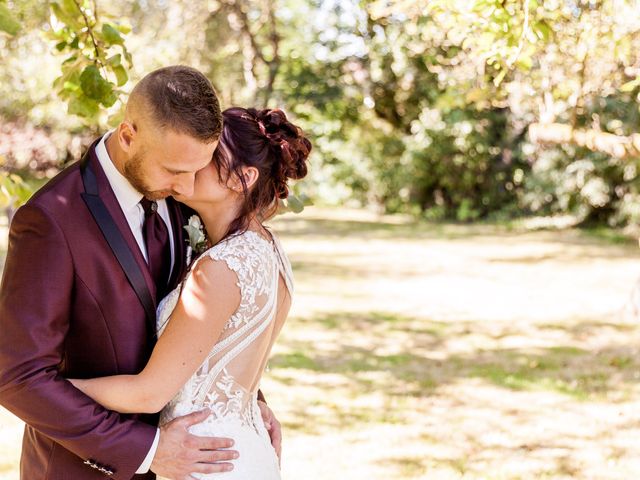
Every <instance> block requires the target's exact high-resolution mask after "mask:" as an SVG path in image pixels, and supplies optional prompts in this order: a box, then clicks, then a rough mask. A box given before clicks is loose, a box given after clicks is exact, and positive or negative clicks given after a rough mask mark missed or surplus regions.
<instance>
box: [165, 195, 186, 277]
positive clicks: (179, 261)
mask: <svg viewBox="0 0 640 480" xmlns="http://www.w3.org/2000/svg"><path fill="white" fill-rule="evenodd" d="M167 207H168V209H169V216H170V217H171V228H172V230H173V250H174V252H173V271H172V272H171V279H170V282H169V289H170V290H172V289H174V288H176V287H177V286H178V284H179V283H180V281H182V278H183V277H184V274H185V270H186V264H185V262H186V255H187V248H186V247H187V243H186V241H185V233H186V232H185V230H184V226H185V224H186V220H185V218H184V216H183V215H182V211H181V210H180V204H179V203H178V202H176V201H175V200H174V199H173V198H168V199H167Z"/></svg>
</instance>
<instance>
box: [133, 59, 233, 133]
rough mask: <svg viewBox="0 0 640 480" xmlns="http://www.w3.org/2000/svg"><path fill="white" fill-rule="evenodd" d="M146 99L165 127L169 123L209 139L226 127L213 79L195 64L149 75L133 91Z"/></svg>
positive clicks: (162, 126) (177, 129)
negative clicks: (196, 67) (212, 82)
mask: <svg viewBox="0 0 640 480" xmlns="http://www.w3.org/2000/svg"><path fill="white" fill-rule="evenodd" d="M137 99H142V101H143V102H144V105H145V107H147V108H148V110H149V113H150V114H151V117H152V118H153V120H154V121H155V122H157V123H158V124H159V126H160V127H161V128H164V127H168V128H170V129H172V130H174V131H176V132H180V133H185V134H187V135H190V136H191V137H193V138H197V139H198V140H201V141H202V142H205V143H211V142H213V141H215V140H217V139H218V137H219V136H220V132H221V131H222V114H221V113H220V102H219V101H218V97H217V95H216V92H215V90H214V88H213V85H212V84H211V82H210V81H209V80H208V79H207V77H205V76H204V75H203V74H202V73H201V72H199V71H198V70H196V69H195V68H191V67H187V66H184V65H174V66H171V67H164V68H160V69H158V70H154V71H153V72H151V73H149V74H148V75H146V76H145V77H144V78H143V79H142V80H140V82H138V84H137V85H136V86H135V88H134V89H133V91H132V92H131V100H132V101H134V102H135V101H137Z"/></svg>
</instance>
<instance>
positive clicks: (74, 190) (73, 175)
mask: <svg viewBox="0 0 640 480" xmlns="http://www.w3.org/2000/svg"><path fill="white" fill-rule="evenodd" d="M83 191H84V187H83V184H82V177H81V175H80V162H76V163H73V164H71V165H69V166H68V167H66V168H65V169H64V170H62V171H61V172H60V173H58V174H57V175H56V176H55V177H53V178H52V179H51V180H49V181H48V182H47V183H45V184H44V185H43V186H42V187H40V189H38V191H36V192H35V193H34V194H33V195H32V196H31V198H30V199H29V201H28V202H27V205H33V206H42V207H45V208H46V209H47V210H56V209H57V208H62V209H64V210H66V211H68V209H69V208H70V207H73V205H74V203H76V201H77V199H78V198H79V196H80V193H82V192H83Z"/></svg>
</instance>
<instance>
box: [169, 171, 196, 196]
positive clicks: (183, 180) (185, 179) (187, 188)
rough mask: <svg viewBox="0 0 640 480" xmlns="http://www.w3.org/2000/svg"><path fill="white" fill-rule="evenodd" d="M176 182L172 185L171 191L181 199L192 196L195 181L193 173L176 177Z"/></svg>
mask: <svg viewBox="0 0 640 480" xmlns="http://www.w3.org/2000/svg"><path fill="white" fill-rule="evenodd" d="M178 177H180V178H178V179H176V180H177V181H176V182H175V183H174V184H173V191H174V192H176V193H178V194H179V195H181V196H183V197H190V196H191V195H193V188H194V187H193V185H194V183H195V180H196V175H195V173H183V174H181V175H178Z"/></svg>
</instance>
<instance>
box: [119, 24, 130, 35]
mask: <svg viewBox="0 0 640 480" xmlns="http://www.w3.org/2000/svg"><path fill="white" fill-rule="evenodd" d="M116 28H117V29H118V30H120V33H123V34H125V35H126V34H127V33H131V26H130V25H121V24H117V25H116Z"/></svg>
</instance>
